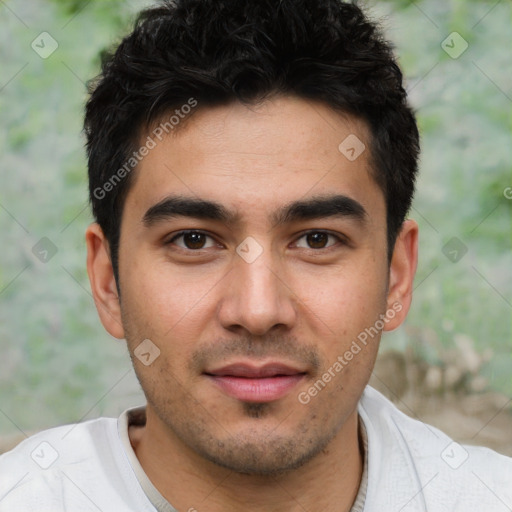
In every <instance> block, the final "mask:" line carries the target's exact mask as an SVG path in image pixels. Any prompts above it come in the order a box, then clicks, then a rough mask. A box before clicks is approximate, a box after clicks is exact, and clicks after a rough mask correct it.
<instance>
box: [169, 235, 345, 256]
mask: <svg viewBox="0 0 512 512" xmlns="http://www.w3.org/2000/svg"><path fill="white" fill-rule="evenodd" d="M191 233H198V234H201V235H205V236H206V237H208V238H211V239H213V240H214V237H213V236H212V235H209V234H208V233H205V232H204V231H201V230H198V229H188V230H184V231H180V232H179V233H176V234H175V235H174V236H173V237H172V238H171V239H170V240H169V241H167V242H165V245H171V244H173V243H174V241H175V240H177V239H179V238H181V237H183V236H184V235H188V234H191ZM314 233H322V234H325V235H327V236H330V237H333V238H335V239H336V240H337V242H338V244H342V245H348V242H347V240H346V239H344V238H343V237H342V236H340V235H337V234H334V233H331V232H330V231H325V230H321V229H313V230H309V231H306V232H304V233H302V234H301V235H300V236H299V237H298V238H297V239H296V241H298V240H300V239H301V238H304V237H306V236H307V235H311V234H314ZM338 244H334V245H331V246H328V247H321V248H319V249H314V248H311V247H309V248H307V249H306V250H310V251H314V252H320V251H328V250H330V249H333V248H335V247H336V246H337V245H338ZM177 247H178V249H179V250H181V251H183V252H195V253H201V252H202V251H205V250H207V249H209V248H208V247H207V248H206V249H188V248H183V247H179V246H177Z"/></svg>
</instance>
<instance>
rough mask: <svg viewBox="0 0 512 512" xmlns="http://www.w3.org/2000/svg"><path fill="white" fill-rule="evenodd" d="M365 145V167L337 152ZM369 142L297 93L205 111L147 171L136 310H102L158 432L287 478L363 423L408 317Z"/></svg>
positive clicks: (125, 253) (135, 195) (126, 259)
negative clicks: (384, 341) (385, 355)
mask: <svg viewBox="0 0 512 512" xmlns="http://www.w3.org/2000/svg"><path fill="white" fill-rule="evenodd" d="M349 136H350V137H351V139H348V140H349V141H352V143H353V141H356V139H354V136H356V137H357V138H358V139H359V141H360V142H362V143H364V144H365V146H366V148H367V149H366V150H364V151H363V152H362V153H361V154H360V155H359V156H358V157H357V158H355V159H354V158H353V157H354V154H353V152H351V151H350V149H349V150H348V152H347V151H346V148H345V150H343V151H344V152H342V151H340V149H339V146H340V144H341V143H342V142H343V141H344V140H345V139H346V138H347V137H349ZM144 139H145V137H144ZM360 142H359V143H357V144H358V145H357V146H356V151H357V150H358V149H360V148H361V147H362V146H360ZM369 143H370V142H369V137H368V131H367V129H366V127H365V125H364V124H363V123H362V122H360V121H357V120H356V119H354V118H350V117H343V116H340V115H339V114H336V113H334V112H332V111H331V110H330V109H329V108H328V107H326V106H324V105H322V104H320V103H313V102H306V101H304V100H300V99H295V98H291V97H286V98H276V99H273V100H271V101H267V102H266V103H264V104H262V105H260V106H257V107H251V108H247V107H245V106H242V105H240V104H233V105H230V106H223V107H216V108H208V109H205V110H200V108H199V109H198V110H197V111H196V112H195V113H194V117H193V118H192V119H190V120H189V122H188V123H187V124H186V125H185V127H184V128H182V129H181V130H180V131H179V132H177V133H176V134H172V135H168V136H167V137H166V138H163V140H162V141H159V142H158V144H157V145H156V147H154V148H153V149H152V150H151V151H150V152H149V154H148V155H147V156H146V157H144V159H143V160H142V161H141V162H140V163H139V166H138V168H137V174H136V176H134V178H135V180H134V182H133V185H132V187H131V189H130V191H129V193H128V195H127V198H126V202H125V207H124V212H123V221H122V227H121V238H120V251H119V276H120V291H121V301H120V308H119V310H117V309H116V308H115V307H110V306H109V305H108V304H107V305H106V306H105V308H99V309H100V316H101V317H102V321H103V323H104V325H105V327H107V329H108V330H109V331H110V332H111V334H113V335H115V336H117V337H125V338H126V339H127V342H128V348H129V350H130V353H131V355H132V359H133V364H134V367H135V371H136V373H137V376H138V378H139V380H140V382H141V385H142V388H143V390H144V392H145V394H146V397H147V400H148V409H147V414H148V421H149V418H150V417H151V418H153V421H155V422H158V423H159V424H160V425H161V426H162V427H163V428H165V429H166V431H167V432H168V433H169V436H171V438H172V439H174V441H175V443H177V444H179V445H181V446H183V447H184V448H186V449H188V450H191V451H193V452H194V453H195V454H198V455H200V456H202V457H203V458H206V459H208V460H210V461H213V462H215V463H217V464H219V465H221V466H224V467H227V468H230V469H232V470H234V471H237V472H241V473H248V474H276V473H280V472H283V471H286V470H289V469H292V468H296V467H299V466H301V465H302V464H304V463H305V462H307V461H309V460H311V459H312V458H313V457H314V456H315V455H317V454H318V453H320V452H321V451H322V450H323V449H324V448H325V447H326V446H327V445H328V444H329V442H330V441H332V440H333V439H334V438H335V437H336V436H337V435H338V433H339V432H340V431H341V430H342V429H343V426H344V425H345V424H346V423H347V421H349V419H350V418H353V417H354V415H355V414H356V413H355V410H356V406H357V401H358V400H359V398H360V396H361V393H362V391H363V389H364V387H365V385H366V383H367V381H368V378H369V376H370V373H371V369H372V367H373V363H374V360H375V357H376V353H377V348H378V342H379V338H380V331H381V330H382V325H383V324H385V325H384V328H386V329H388V328H394V327H395V326H396V325H397V323H399V322H400V321H401V319H402V313H398V312H397V311H396V310H397V309H400V310H402V309H407V307H406V306H407V305H404V304H403V302H402V303H400V308H398V307H396V302H397V299H399V298H400V293H402V295H403V292H404V290H405V288H406V285H405V284H404V283H403V282H402V281H404V279H403V278H402V277H401V275H402V274H403V273H404V272H402V274H401V273H400V272H401V271H400V268H401V267H400V264H399V263H396V265H395V264H394V263H392V266H391V270H390V267H389V264H388V260H387V247H386V208H385V200H384V196H383V194H382V192H381V190H380V188H379V187H378V186H377V184H376V183H375V181H374V180H373V178H372V176H371V173H370V167H369V165H370V164H369V150H368V148H369ZM353 144H354V143H353ZM353 144H352V145H353ZM344 147H345V146H343V145H342V149H343V148H344ZM347 155H348V156H349V157H350V158H348V157H347ZM92 245H93V243H92V242H91V243H90V245H89V247H90V250H91V251H93V249H91V246H92ZM99 245H101V244H97V246H99ZM90 259H93V258H91V256H90ZM393 265H395V266H396V268H395V267H394V266H393ZM402 266H403V265H402ZM90 267H91V268H92V267H94V263H92V261H91V262H90ZM410 267H411V265H409V267H408V268H409V274H410V272H411V271H410ZM91 272H92V271H90V274H91ZM91 280H92V281H94V278H91ZM94 287H95V285H94V283H93V288H94ZM398 289H399V290H398ZM100 295H101V292H100ZM99 300H100V301H101V300H102V299H99ZM97 301H98V300H97ZM394 303H395V307H393V304H394ZM102 309H103V310H104V309H110V312H109V314H108V315H106V314H105V312H104V311H103V313H102V311H101V310H102ZM391 309H394V310H395V312H396V315H393V319H391V320H388V319H389V315H388V317H386V322H383V321H382V318H383V317H382V316H379V315H385V314H386V312H387V311H388V310H391ZM116 315H118V316H119V322H114V321H113V320H112V319H113V318H114V320H115V317H116ZM379 320H380V321H379ZM121 324H122V328H121V327H120V325H121ZM372 328H373V330H371V329H372ZM365 330H366V331H365ZM369 330H370V332H371V333H372V334H373V335H372V336H369V335H368V332H369ZM376 330H377V331H379V332H378V333H377V334H374V333H375V331H376ZM365 332H366V333H367V335H366V340H365V342H364V343H363V342H362V341H361V340H362V339H363V338H365V336H364V334H362V333H365ZM358 337H359V338H358ZM143 340H150V341H145V342H144V344H142V345H141V342H143ZM356 346H357V347H359V350H357V348H356ZM141 352H142V353H143V354H144V355H143V356H142V357H141V359H139V357H137V354H138V355H139V356H140V355H141V354H140V353H141ZM349 353H350V354H352V356H351V357H350V355H349ZM148 363H149V364H148Z"/></svg>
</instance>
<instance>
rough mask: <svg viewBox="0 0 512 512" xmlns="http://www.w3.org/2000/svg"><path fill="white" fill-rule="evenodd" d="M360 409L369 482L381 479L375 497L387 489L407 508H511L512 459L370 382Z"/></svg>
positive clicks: (490, 509) (467, 510)
mask: <svg viewBox="0 0 512 512" xmlns="http://www.w3.org/2000/svg"><path fill="white" fill-rule="evenodd" d="M359 414H360V416H361V418H362V420H363V423H364V424H365V427H366V429H367V434H368V453H369V456H368V458H369V485H370V486H371V485H372V482H371V479H372V477H373V479H374V480H377V479H378V481H379V482H380V483H381V484H382V485H380V488H379V489H374V495H375V496H377V495H380V494H381V491H383V490H384V488H386V489H387V491H388V492H393V493H394V496H395V497H396V500H395V502H394V505H395V506H396V505H397V504H401V506H405V504H406V503H408V505H407V507H406V508H404V510H411V511H412V510H450V511H452V510H464V511H465V512H471V511H473V510H475V511H476V510H481V509H482V506H483V505H485V506H484V507H483V508H485V510H488V511H495V510H496V511H499V510H504V511H505V510H510V509H511V508H512V458H510V457H506V456H504V455H501V454H499V453H497V452H495V451H493V450H490V449H488V448H483V447H477V446H468V445H461V444H459V443H457V442H455V441H454V440H453V439H451V438H450V437H449V436H447V435H446V434H445V433H444V432H442V431H441V430H439V429H437V428H435V427H433V426H431V425H428V424H426V423H423V422H422V421H420V420H418V419H413V418H411V417H409V416H407V415H405V414H404V413H402V412H401V411H399V410H398V409H397V408H396V407H395V406H394V405H393V404H392V403H391V402H390V401H389V400H387V399H386V398H385V397H384V396H382V395H381V394H380V393H379V392H377V391H376V390H375V389H373V388H371V387H369V386H368V387H367V388H366V389H365V392H364V393H363V396H362V397H361V400H360V404H359ZM397 479H399V480H397ZM397 481H398V482H399V483H397ZM408 500H409V501H408ZM504 504H506V506H505V505H504ZM414 507H416V508H414ZM422 507H423V508H422ZM507 507H509V508H508V509H507ZM399 508H400V507H399ZM365 510H366V509H365ZM370 510H371V509H370Z"/></svg>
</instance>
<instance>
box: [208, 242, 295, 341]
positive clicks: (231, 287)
mask: <svg viewBox="0 0 512 512" xmlns="http://www.w3.org/2000/svg"><path fill="white" fill-rule="evenodd" d="M226 279H227V282H226V285H225V286H226V288H225V289H224V290H223V298H222V300H221V304H220V307H219V309H218V315H219V320H220V322H221V324H222V326H223V327H224V328H225V329H227V330H230V331H240V330H246V331H248V332H249V333H250V334H252V335H254V336H262V335H264V334H266V333H268V332H270V331H271V330H273V329H278V328H280V329H283V330H287V329H290V328H291V327H292V326H293V325H294V323H295V321H296V318H297V308H296V299H295V300H294V293H293V290H292V289H291V286H290V284H289V283H287V282H286V277H285V275H284V273H283V272H282V271H280V266H279V265H278V264H276V263H275V262H273V261H272V255H271V252H270V251H264V252H263V253H262V254H261V255H260V256H259V257H258V258H257V259H256V260H255V261H252V262H250V263H249V262H248V261H245V260H244V259H243V258H241V257H239V256H238V255H235V258H234V262H233V268H232V270H231V272H229V274H228V276H227V277H226Z"/></svg>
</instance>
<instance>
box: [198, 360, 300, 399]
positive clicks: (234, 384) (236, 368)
mask: <svg viewBox="0 0 512 512" xmlns="http://www.w3.org/2000/svg"><path fill="white" fill-rule="evenodd" d="M205 375H206V376H207V377H208V378H209V379H211V380H212V381H213V382H214V383H215V384H216V385H217V386H218V387H219V388H220V389H221V390H222V391H223V392H224V393H226V394H227V395H229V396H231V397H233V398H237V399H238V400H241V401H244V402H272V401H275V400H279V399H280V398H282V397H284V396H286V395H287V394H288V393H289V392H290V391H291V390H292V389H293V388H294V387H295V386H296V385H297V384H298V383H299V382H300V381H301V380H302V379H303V378H304V376H305V375H306V372H305V371H304V370H301V369H299V368H295V367H293V366H289V365H287V364H283V363H278V362H270V363H267V364H265V365H262V366H255V365H252V364H247V363H234V364H230V365H227V366H223V367H222V368H218V369H215V370H211V371H208V372H205Z"/></svg>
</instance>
